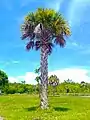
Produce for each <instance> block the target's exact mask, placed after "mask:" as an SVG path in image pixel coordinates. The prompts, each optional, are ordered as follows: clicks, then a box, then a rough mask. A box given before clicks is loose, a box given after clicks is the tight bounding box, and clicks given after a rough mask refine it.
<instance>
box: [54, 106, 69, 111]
mask: <svg viewBox="0 0 90 120" xmlns="http://www.w3.org/2000/svg"><path fill="white" fill-rule="evenodd" d="M53 109H54V110H55V111H62V112H66V111H68V110H70V109H69V108H65V107H54V108H53Z"/></svg>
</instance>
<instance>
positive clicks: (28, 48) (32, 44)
mask: <svg viewBox="0 0 90 120" xmlns="http://www.w3.org/2000/svg"><path fill="white" fill-rule="evenodd" d="M33 47H34V41H30V42H29V43H28V44H27V45H26V49H27V50H30V49H31V48H32V49H33Z"/></svg>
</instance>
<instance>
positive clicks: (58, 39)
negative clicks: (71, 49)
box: [54, 35, 66, 47]
mask: <svg viewBox="0 0 90 120" xmlns="http://www.w3.org/2000/svg"><path fill="white" fill-rule="evenodd" d="M54 43H56V44H58V45H60V47H64V46H65V44H66V41H65V39H64V36H63V35H59V36H56V38H55V41H54Z"/></svg>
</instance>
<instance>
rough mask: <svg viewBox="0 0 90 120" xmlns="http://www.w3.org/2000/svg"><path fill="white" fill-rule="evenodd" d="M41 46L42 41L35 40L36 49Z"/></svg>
mask: <svg viewBox="0 0 90 120" xmlns="http://www.w3.org/2000/svg"><path fill="white" fill-rule="evenodd" d="M40 47H41V41H36V42H35V49H36V50H38V49H40Z"/></svg>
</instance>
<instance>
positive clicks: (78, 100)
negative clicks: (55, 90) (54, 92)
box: [0, 95, 90, 120]
mask: <svg viewBox="0 0 90 120" xmlns="http://www.w3.org/2000/svg"><path fill="white" fill-rule="evenodd" d="M49 102H50V106H51V107H50V109H49V110H44V111H42V110H40V109H39V108H38V105H39V98H38V97H37V96H30V95H8V96H0V116H2V117H4V118H5V120H90V98H86V97H76V96H61V97H49Z"/></svg>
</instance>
